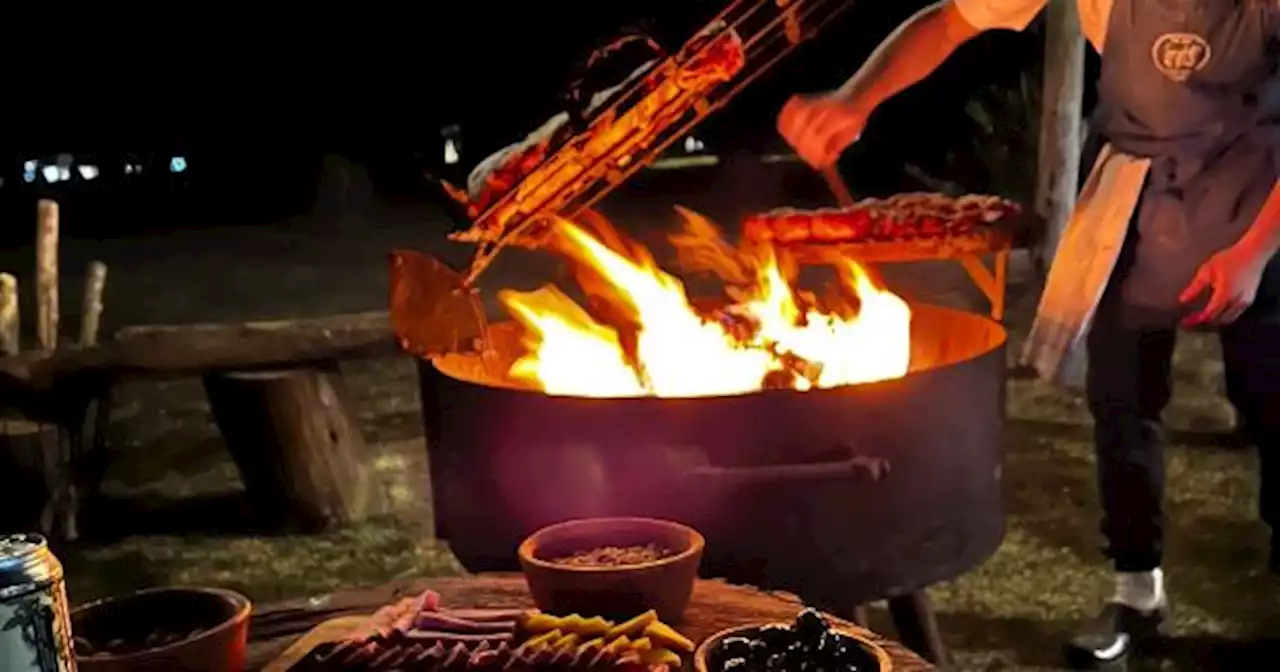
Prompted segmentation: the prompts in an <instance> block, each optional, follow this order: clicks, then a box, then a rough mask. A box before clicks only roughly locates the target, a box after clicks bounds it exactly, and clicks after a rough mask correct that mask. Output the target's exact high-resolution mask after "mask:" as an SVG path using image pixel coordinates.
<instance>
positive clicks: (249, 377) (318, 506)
mask: <svg viewBox="0 0 1280 672" xmlns="http://www.w3.org/2000/svg"><path fill="white" fill-rule="evenodd" d="M204 385H205V392H206V394H207V395H208V397H209V406H210V407H211V409H212V410H213V415H214V418H215V420H216V421H217V423H218V427H219V428H220V429H221V430H222V436H223V438H224V439H225V440H226V442H227V447H228V448H229V449H230V451H231V455H232V457H233V458H234V459H235V462H236V465H237V466H238V467H239V469H240V476H241V478H242V479H243V480H244V484H245V489H246V491H247V492H248V494H249V499H250V501H251V502H252V503H253V506H254V509H255V510H256V513H257V514H258V515H265V516H267V517H271V518H276V519H275V520H270V521H268V522H270V523H272V524H277V525H279V524H285V525H292V526H300V527H302V528H303V529H307V530H315V529H323V528H326V527H331V526H333V525H340V524H343V523H349V522H352V521H355V520H358V519H360V518H363V517H365V516H367V515H369V514H372V513H377V512H380V511H381V503H382V493H381V491H379V490H378V489H377V488H376V484H375V482H374V479H373V476H372V474H371V473H370V467H369V464H368V460H369V455H368V452H369V451H368V447H367V446H366V444H365V442H364V438H363V437H361V435H360V431H359V428H358V427H357V426H356V424H355V422H354V421H353V420H352V419H351V417H350V416H349V415H348V413H347V409H346V397H347V395H346V389H345V387H344V386H343V384H342V378H341V372H340V371H339V370H338V368H337V366H336V365H327V366H319V367H316V368H299V369H289V370H277V371H254V372H243V373H215V374H209V375H206V376H205V377H204Z"/></svg>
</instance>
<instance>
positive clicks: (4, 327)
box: [0, 273, 22, 355]
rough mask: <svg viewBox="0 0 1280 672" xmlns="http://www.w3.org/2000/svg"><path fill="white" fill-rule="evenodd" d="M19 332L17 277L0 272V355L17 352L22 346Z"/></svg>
mask: <svg viewBox="0 0 1280 672" xmlns="http://www.w3.org/2000/svg"><path fill="white" fill-rule="evenodd" d="M19 334H21V321H20V319H19V312H18V279H17V278H15V277H13V276H12V275H9V274H8V273H0V355H16V354H18V352H19V351H20V350H21V347H22V346H21V340H20V336H19Z"/></svg>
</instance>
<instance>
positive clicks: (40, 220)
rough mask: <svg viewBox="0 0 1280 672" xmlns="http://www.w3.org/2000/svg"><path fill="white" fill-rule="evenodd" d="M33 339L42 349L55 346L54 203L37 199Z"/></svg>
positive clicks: (56, 258)
mask: <svg viewBox="0 0 1280 672" xmlns="http://www.w3.org/2000/svg"><path fill="white" fill-rule="evenodd" d="M36 214H37V221H36V340H37V341H38V342H39V343H40V348H41V349H42V350H53V349H55V348H57V347H58V315H59V312H58V311H59V308H58V204H57V202H56V201H51V200H48V199H41V201H40V203H39V205H38V206H37V208H36Z"/></svg>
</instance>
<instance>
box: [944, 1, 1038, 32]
mask: <svg viewBox="0 0 1280 672" xmlns="http://www.w3.org/2000/svg"><path fill="white" fill-rule="evenodd" d="M951 1H952V2H953V3H955V6H956V9H957V10H958V11H959V12H960V16H963V17H964V19H965V21H968V22H969V24H970V25H972V26H973V27H974V28H977V29H978V30H993V29H997V28H1004V29H1006V30H1022V29H1024V28H1026V27H1027V26H1029V25H1031V22H1032V21H1034V20H1035V18H1036V15H1037V14H1039V13H1040V10H1042V9H1044V8H1045V5H1047V4H1049V0H951Z"/></svg>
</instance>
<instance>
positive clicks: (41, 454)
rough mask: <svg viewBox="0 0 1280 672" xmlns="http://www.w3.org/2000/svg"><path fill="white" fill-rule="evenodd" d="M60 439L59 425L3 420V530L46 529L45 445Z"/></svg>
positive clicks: (0, 509) (48, 521) (0, 502)
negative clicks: (56, 426) (58, 434)
mask: <svg viewBox="0 0 1280 672" xmlns="http://www.w3.org/2000/svg"><path fill="white" fill-rule="evenodd" d="M56 442H57V428H55V427H54V426H52V425H42V424H38V423H34V422H29V421H26V420H20V419H15V418H6V419H3V420H0V534H13V533H20V532H33V531H35V530H37V529H42V530H46V531H47V529H48V527H46V526H48V525H51V524H52V521H51V519H50V518H48V516H51V515H52V511H51V510H50V509H48V508H47V503H48V501H49V485H50V484H49V481H48V477H47V475H48V473H49V470H48V469H47V468H46V466H45V460H46V459H47V450H46V446H49V445H51V444H54V443H56Z"/></svg>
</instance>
